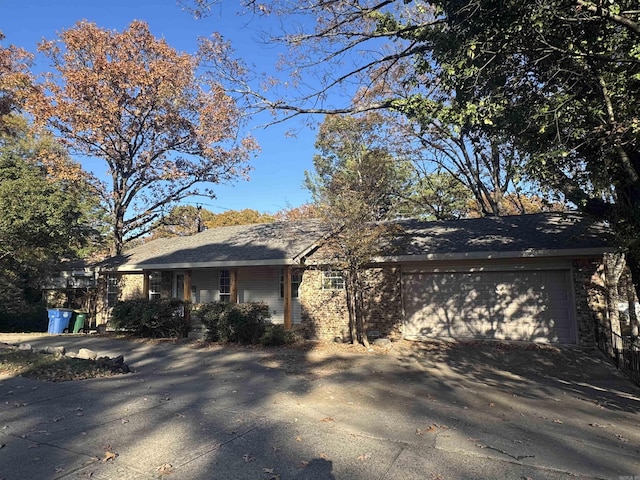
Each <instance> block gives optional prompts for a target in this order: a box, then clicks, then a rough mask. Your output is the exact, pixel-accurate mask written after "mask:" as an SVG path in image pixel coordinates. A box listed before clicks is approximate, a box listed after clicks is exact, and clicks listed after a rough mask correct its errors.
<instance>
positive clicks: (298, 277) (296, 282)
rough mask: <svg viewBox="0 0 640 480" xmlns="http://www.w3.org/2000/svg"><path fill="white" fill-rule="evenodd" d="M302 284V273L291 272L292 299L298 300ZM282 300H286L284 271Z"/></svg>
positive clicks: (282, 271)
mask: <svg viewBox="0 0 640 480" xmlns="http://www.w3.org/2000/svg"><path fill="white" fill-rule="evenodd" d="M300 283H302V271H301V270H291V298H298V289H299V288H300ZM280 298H284V270H280Z"/></svg>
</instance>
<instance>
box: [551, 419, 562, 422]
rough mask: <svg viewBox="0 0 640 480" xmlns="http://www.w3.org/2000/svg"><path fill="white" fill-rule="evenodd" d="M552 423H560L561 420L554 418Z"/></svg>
mask: <svg viewBox="0 0 640 480" xmlns="http://www.w3.org/2000/svg"><path fill="white" fill-rule="evenodd" d="M553 423H562V420H560V419H559V418H556V419H555V420H554V421H553Z"/></svg>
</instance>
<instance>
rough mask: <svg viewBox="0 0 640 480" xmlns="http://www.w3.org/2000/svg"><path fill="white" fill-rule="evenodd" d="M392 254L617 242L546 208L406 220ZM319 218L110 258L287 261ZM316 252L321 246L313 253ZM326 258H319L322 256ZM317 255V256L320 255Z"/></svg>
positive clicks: (122, 263)
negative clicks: (510, 213)
mask: <svg viewBox="0 0 640 480" xmlns="http://www.w3.org/2000/svg"><path fill="white" fill-rule="evenodd" d="M397 225H398V226H399V227H400V229H399V230H398V233H397V235H396V236H394V238H393V239H392V240H391V241H390V242H389V243H388V244H387V246H386V247H385V249H384V250H385V251H384V256H385V257H402V258H403V259H404V260H411V257H424V256H434V257H439V256H442V257H443V258H444V257H446V256H461V255H467V256H470V257H488V256H491V255H496V256H500V255H506V256H510V255H514V254H518V255H519V254H521V253H524V254H526V253H527V252H529V253H530V254H531V255H532V256H535V255H538V254H544V253H543V252H555V253H554V254H555V255H560V254H561V253H562V251H567V252H569V251H573V252H576V251H578V250H585V251H586V250H592V251H599V250H602V251H604V250H607V249H609V250H610V249H611V248H612V245H613V240H612V237H611V235H610V233H609V231H608V230H607V228H606V227H605V226H604V225H603V224H601V223H597V222H594V221H593V220H591V219H589V218H588V217H585V216H582V215H580V214H577V213H540V214H534V215H517V216H508V217H484V218H471V219H463V220H452V221H432V222H426V221H420V220H400V221H398V222H397ZM327 233H328V231H327V229H326V227H324V226H323V225H322V223H321V222H320V221H319V220H303V221H298V222H276V223H267V224H257V225H238V226H233V227H221V228H214V229H211V230H207V231H205V232H202V233H199V234H196V235H192V236H188V237H173V238H163V239H159V240H155V241H152V242H149V243H146V244H144V245H141V246H139V247H136V248H134V249H132V250H130V251H128V252H125V253H124V254H123V255H121V256H119V257H113V258H111V259H108V260H107V261H106V262H104V263H103V265H104V266H108V267H116V268H119V269H121V270H126V269H150V268H191V267H193V268H197V267H204V266H225V265H226V266H232V265H259V264H264V265H267V264H270V265H278V264H279V265H283V264H289V263H294V262H295V259H296V257H298V256H300V255H301V254H303V253H305V252H308V251H309V249H310V247H312V246H313V245H315V244H318V242H320V241H321V239H322V238H323V237H324V236H326V235H327ZM312 257H313V254H312ZM318 260H319V259H316V261H318ZM312 263H313V262H312Z"/></svg>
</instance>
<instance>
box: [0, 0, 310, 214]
mask: <svg viewBox="0 0 640 480" xmlns="http://www.w3.org/2000/svg"><path fill="white" fill-rule="evenodd" d="M239 4H240V2H239V1H235V0H224V4H223V5H222V6H220V7H216V8H215V10H214V11H213V12H212V15H211V16H209V17H207V18H204V19H200V20H196V19H195V18H193V16H191V15H190V14H189V13H188V12H186V11H183V10H182V9H181V8H180V6H178V5H177V3H176V0H106V1H105V0H0V30H1V31H2V32H3V33H4V34H5V36H6V39H5V40H4V42H3V44H4V45H5V46H6V45H8V44H14V45H16V46H19V47H22V48H24V49H26V50H28V51H31V52H35V50H36V45H37V43H38V42H39V41H40V40H41V39H42V38H46V39H48V40H50V39H54V38H56V33H57V32H59V31H61V30H63V29H67V28H69V27H72V26H73V25H74V24H75V23H76V22H77V21H79V20H89V21H92V22H94V23H96V24H97V25H98V26H99V27H101V28H108V29H116V30H123V29H124V28H126V27H127V26H128V25H129V23H131V21H132V20H144V21H146V22H147V23H148V24H149V27H150V29H151V32H152V33H153V34H154V35H155V36H156V37H164V38H165V39H166V40H167V42H168V43H169V45H171V46H172V47H174V48H176V49H178V50H181V51H185V52H189V53H193V52H195V50H196V40H197V38H198V37H201V36H208V35H210V34H211V33H212V32H219V33H220V34H222V36H223V37H224V38H225V39H226V40H228V41H230V42H231V44H232V47H233V49H234V50H235V52H236V56H237V57H239V58H242V59H243V60H244V61H245V63H247V64H250V65H255V67H256V68H257V70H259V71H267V72H272V73H273V72H274V68H273V67H274V65H275V64H276V62H277V49H275V48H274V47H273V46H268V45H264V44H263V43H262V42H261V41H260V40H259V34H260V32H261V31H262V30H263V29H264V28H265V27H268V26H267V25H265V24H264V23H261V21H260V20H259V19H257V18H253V19H251V18H245V17H239V16H238V15H237V14H236V12H237V10H238V6H239ZM262 22H264V21H262ZM36 67H37V68H38V69H42V70H44V69H46V68H47V67H48V65H46V64H42V63H37V66H36ZM318 120H321V119H318ZM263 123H264V120H261V121H254V123H253V129H252V134H253V135H254V136H255V137H256V138H257V140H258V143H259V144H260V147H261V152H260V153H259V154H258V157H257V158H255V159H253V160H252V162H251V165H252V166H253V168H254V169H253V171H252V172H251V179H250V180H249V181H248V182H247V181H244V180H238V181H237V182H235V183H234V184H233V185H230V186H226V185H219V186H217V187H215V191H216V194H217V198H216V199H213V200H211V199H205V198H199V199H194V200H193V203H194V204H195V203H199V204H202V205H203V207H204V208H207V209H208V210H211V211H213V212H216V213H219V212H221V211H225V210H242V209H244V208H251V209H254V210H258V211H260V212H268V213H275V212H276V211H278V210H281V209H283V208H286V207H296V206H299V205H301V204H303V203H305V202H307V201H308V200H309V195H308V192H307V191H306V189H304V187H302V182H303V179H304V171H305V170H311V169H312V168H313V164H312V158H313V154H314V146H313V145H314V141H315V133H316V132H315V131H314V130H313V129H312V128H309V127H305V126H303V125H302V124H301V122H297V121H293V120H292V121H290V122H285V123H283V124H280V125H274V126H270V127H268V128H266V129H264V128H260V125H261V124H263ZM290 130H295V131H296V132H297V135H296V136H295V138H289V137H288V136H287V135H286V132H287V131H290ZM95 162H101V161H100V160H92V161H89V160H83V161H82V163H83V166H84V167H85V169H87V170H90V171H95V172H98V171H99V169H100V168H102V164H100V166H98V164H97V163H95Z"/></svg>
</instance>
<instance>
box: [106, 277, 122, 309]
mask: <svg viewBox="0 0 640 480" xmlns="http://www.w3.org/2000/svg"><path fill="white" fill-rule="evenodd" d="M119 298H120V277H119V276H118V274H117V273H108V274H107V308H111V307H113V306H114V305H115V304H116V303H118V300H119Z"/></svg>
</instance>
